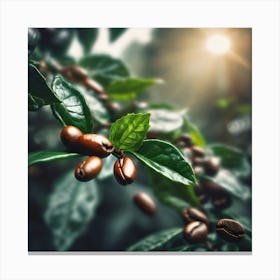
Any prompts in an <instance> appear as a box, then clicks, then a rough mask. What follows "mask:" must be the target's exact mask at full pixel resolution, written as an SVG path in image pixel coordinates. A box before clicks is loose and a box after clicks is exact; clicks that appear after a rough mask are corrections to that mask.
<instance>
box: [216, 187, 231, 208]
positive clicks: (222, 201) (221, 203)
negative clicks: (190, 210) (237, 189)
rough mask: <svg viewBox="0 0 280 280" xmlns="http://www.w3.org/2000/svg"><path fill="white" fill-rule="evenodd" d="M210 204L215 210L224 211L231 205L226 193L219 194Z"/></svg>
mask: <svg viewBox="0 0 280 280" xmlns="http://www.w3.org/2000/svg"><path fill="white" fill-rule="evenodd" d="M212 204H213V205H214V207H215V208H216V209H224V208H227V207H229V206H230V205H231V199H230V196H229V195H228V193H226V192H225V191H224V192H220V193H217V194H215V195H214V196H213V197H212Z"/></svg>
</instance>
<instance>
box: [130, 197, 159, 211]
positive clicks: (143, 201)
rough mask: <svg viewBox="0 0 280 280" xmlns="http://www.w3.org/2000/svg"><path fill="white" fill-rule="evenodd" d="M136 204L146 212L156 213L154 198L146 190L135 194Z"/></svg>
mask: <svg viewBox="0 0 280 280" xmlns="http://www.w3.org/2000/svg"><path fill="white" fill-rule="evenodd" d="M134 202H135V204H136V205H137V206H138V207H139V208H140V209H141V210H142V211H144V212H145V213H146V214H149V215H153V214H155V212H156V210H157V207H156V204H155V202H154V200H153V199H152V198H151V197H150V196H149V195H148V194H147V193H145V192H138V193H137V194H136V195H135V196H134Z"/></svg>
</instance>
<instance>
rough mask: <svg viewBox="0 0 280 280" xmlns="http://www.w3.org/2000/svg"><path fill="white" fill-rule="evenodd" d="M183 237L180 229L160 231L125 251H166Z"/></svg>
mask: <svg viewBox="0 0 280 280" xmlns="http://www.w3.org/2000/svg"><path fill="white" fill-rule="evenodd" d="M182 235H183V229H182V227H176V228H171V229H167V230H162V231H159V232H156V233H154V234H151V235H149V236H148V237H146V238H144V239H142V240H140V241H139V242H137V243H135V244H133V245H131V246H130V247H129V248H128V249H127V251H144V252H145V251H166V250H168V248H170V247H172V245H173V243H174V241H175V240H176V239H177V238H178V237H179V238H181V236H182Z"/></svg>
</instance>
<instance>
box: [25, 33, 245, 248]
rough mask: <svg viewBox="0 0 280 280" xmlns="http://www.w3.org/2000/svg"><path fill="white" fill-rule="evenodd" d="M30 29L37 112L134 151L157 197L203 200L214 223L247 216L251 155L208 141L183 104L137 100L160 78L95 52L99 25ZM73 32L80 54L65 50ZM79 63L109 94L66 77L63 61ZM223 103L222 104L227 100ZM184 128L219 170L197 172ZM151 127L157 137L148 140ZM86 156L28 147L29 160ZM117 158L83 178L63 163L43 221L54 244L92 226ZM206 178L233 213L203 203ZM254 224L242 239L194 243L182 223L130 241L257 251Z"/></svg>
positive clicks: (181, 204) (31, 105)
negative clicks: (200, 189)
mask: <svg viewBox="0 0 280 280" xmlns="http://www.w3.org/2000/svg"><path fill="white" fill-rule="evenodd" d="M125 31H126V28H110V30H109V37H110V41H111V42H114V41H116V40H117V39H118V38H119V37H120V36H121V35H122V34H123V33H124V32H125ZM28 35H29V44H28V46H29V58H28V59H29V64H28V109H29V111H32V112H33V113H32V114H37V113H39V112H40V110H42V109H43V108H51V110H49V112H50V114H52V116H51V118H52V117H54V118H53V119H58V120H59V121H60V124H61V127H62V126H65V125H73V126H76V127H78V128H80V129H81V130H82V131H83V132H84V133H100V134H103V135H106V136H108V137H109V138H110V140H111V142H112V143H113V145H114V147H115V149H116V150H117V149H121V150H122V152H123V153H124V154H126V155H130V156H133V158H135V159H137V165H138V166H139V165H141V166H143V167H144V168H143V170H144V177H145V178H146V179H147V178H148V182H146V185H147V187H149V188H151V190H153V194H154V196H155V197H156V199H157V200H158V201H160V203H162V204H165V205H167V207H171V208H172V209H175V210H176V211H177V212H179V213H180V214H181V211H182V209H183V208H186V207H190V206H194V207H201V208H202V209H203V210H204V211H205V212H206V213H207V215H208V216H209V219H210V222H211V223H212V227H213V226H214V223H215V222H216V221H217V220H218V219H219V218H221V217H225V216H230V217H235V218H236V217H237V218H238V219H240V220H242V221H245V220H246V219H245V218H244V217H247V216H248V205H249V206H250V199H251V191H250V188H249V186H248V184H247V183H246V180H245V179H246V178H248V177H250V174H251V168H250V163H249V160H248V159H247V157H246V155H245V154H244V153H243V152H242V151H240V150H238V149H236V148H234V147H230V146H227V145H224V144H209V143H207V141H206V139H205V138H204V136H203V134H202V132H201V131H200V130H199V129H198V128H197V127H196V125H195V124H194V123H193V122H191V121H190V120H189V118H188V117H187V116H186V109H185V108H184V109H182V110H181V109H178V108H175V107H174V106H171V105H170V104H163V103H161V102H158V103H150V104H147V106H146V107H145V108H140V107H137V105H135V104H136V103H135V101H136V100H141V97H142V94H143V93H144V92H145V93H148V92H149V88H150V87H151V86H156V85H157V84H158V83H159V80H158V79H154V78H141V77H131V75H130V73H129V69H128V68H127V66H126V65H125V63H123V62H122V61H121V60H119V59H116V58H114V57H111V56H109V55H106V54H95V53H92V49H93V47H94V43H95V42H96V40H97V36H98V29H96V28H80V29H65V28H61V29H52V28H49V29H47V28H45V29H42V28H39V29H32V31H31V32H29V33H28ZM75 37H76V38H77V39H78V42H79V43H80V44H81V47H82V49H83V55H82V57H79V58H76V57H75V58H74V57H71V56H69V54H68V53H67V50H68V49H69V46H70V45H71V42H72V40H73V39H74V38H75ZM42 61H43V62H46V63H47V64H48V67H47V70H46V69H42V67H41V62H42ZM73 64H74V65H77V66H80V67H83V68H84V69H86V71H87V74H88V79H93V80H94V81H97V82H98V83H100V84H101V86H102V87H103V89H104V92H103V94H105V95H106V97H107V98H108V100H107V99H106V100H104V99H102V95H101V94H100V92H98V91H96V90H89V89H88V88H86V87H85V86H84V85H83V84H82V83H78V84H77V83H74V82H73V81H69V80H67V79H66V77H63V73H62V71H61V68H62V69H63V67H65V66H67V65H73ZM113 101H118V102H119V103H118V104H119V105H120V109H118V111H117V113H116V112H113V111H112V105H113ZM220 103H221V102H220ZM220 103H219V104H220ZM221 104H222V103H221ZM221 104H220V105H219V106H225V105H223V104H222V105H221ZM226 105H227V104H226ZM185 133H189V135H190V137H191V139H192V142H193V143H194V145H196V146H199V147H202V148H204V149H205V151H206V153H207V156H216V157H217V158H219V160H220V162H221V168H220V170H219V172H218V173H217V174H216V175H215V176H208V175H205V174H204V175H202V176H201V177H200V176H196V175H195V174H194V170H193V168H192V166H191V164H190V161H189V160H188V158H187V156H186V155H185V154H184V151H183V149H181V150H180V147H179V146H178V145H177V144H178V139H180V137H181V136H182V135H183V134H185ZM151 134H152V135H154V136H155V137H152V138H157V139H146V138H147V137H148V138H149V136H150V135H151ZM80 156H81V155H80V154H79V153H73V152H68V151H64V150H56V151H49V150H43V149H40V150H39V151H38V150H30V151H29V155H28V165H29V166H32V167H33V166H34V165H36V164H38V163H43V162H44V163H48V162H56V163H55V164H57V166H59V162H58V161H59V160H62V159H64V161H61V162H60V163H61V165H63V164H65V165H66V162H67V160H70V159H72V158H73V159H75V158H76V157H80ZM115 160H116V158H115V157H114V155H110V156H109V157H107V158H105V159H103V169H102V171H101V173H100V174H99V175H98V176H97V178H96V180H93V181H90V182H87V183H80V182H78V181H77V180H75V179H74V175H73V171H72V172H69V171H68V168H67V170H65V169H64V170H63V173H65V174H62V176H61V178H59V179H58V180H56V181H55V182H54V184H53V188H52V190H51V192H50V194H49V198H48V200H47V204H46V208H45V215H44V220H45V222H46V225H47V226H48V228H49V229H50V231H51V233H52V237H53V245H54V248H55V250H69V249H70V248H71V246H72V245H73V244H75V241H76V240H77V239H78V238H79V237H80V236H82V235H83V234H84V233H85V232H86V230H87V228H88V226H89V224H90V223H91V221H92V220H93V218H94V216H95V212H96V209H97V206H98V205H99V193H101V195H102V192H103V191H104V190H103V189H102V187H104V186H102V182H103V181H105V180H107V179H108V178H110V177H112V176H113V172H112V170H113V165H114V162H115ZM61 165H60V166H61ZM141 175H142V174H141ZM201 178H202V179H207V180H210V181H213V182H215V183H216V184H218V185H219V186H220V187H221V188H222V189H223V190H224V191H225V192H226V193H228V194H229V195H230V197H231V198H232V199H233V205H232V206H231V207H230V208H229V209H228V211H227V212H226V211H225V210H223V209H222V210H221V209H218V210H217V209H216V208H215V207H213V205H211V203H206V204H204V205H203V204H202V203H200V201H199V198H198V196H197V194H196V191H195V184H196V183H197V181H198V180H200V179H201ZM240 205H241V206H240ZM250 227H251V225H250V224H248V223H246V237H245V238H244V240H243V241H242V242H240V243H239V244H230V245H229V244H227V243H226V242H225V241H222V240H220V239H219V238H217V236H216V234H215V233H214V232H213V230H212V231H211V232H210V233H209V235H208V237H207V241H206V242H205V243H199V244H190V243H188V242H187V241H186V240H185V239H184V238H183V233H182V231H183V224H182V226H181V227H172V228H168V229H165V230H162V231H160V232H154V233H152V234H151V235H149V236H148V237H146V238H144V239H142V240H138V242H136V243H135V244H134V245H131V246H128V249H127V250H128V251H199V250H202V251H213V250H221V251H234V250H237V251H241V250H245V251H246V250H251V234H250ZM97 230H98V229H97ZM207 244H208V245H207ZM209 244H210V245H209Z"/></svg>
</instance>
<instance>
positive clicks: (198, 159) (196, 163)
mask: <svg viewBox="0 0 280 280" xmlns="http://www.w3.org/2000/svg"><path fill="white" fill-rule="evenodd" d="M192 166H204V159H203V158H201V157H194V158H193V159H192Z"/></svg>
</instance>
